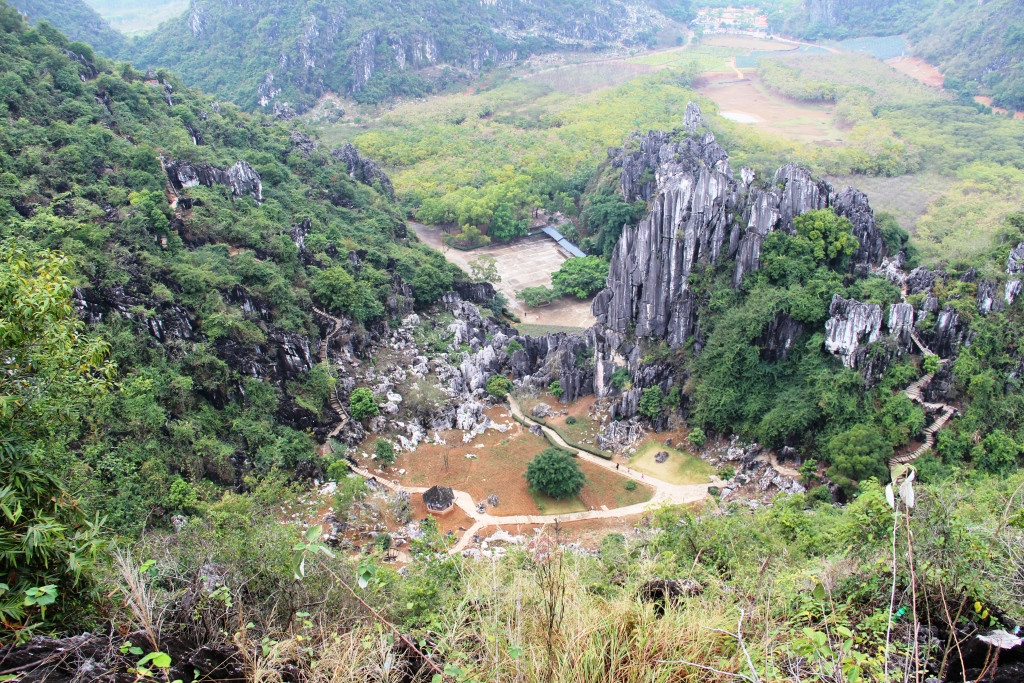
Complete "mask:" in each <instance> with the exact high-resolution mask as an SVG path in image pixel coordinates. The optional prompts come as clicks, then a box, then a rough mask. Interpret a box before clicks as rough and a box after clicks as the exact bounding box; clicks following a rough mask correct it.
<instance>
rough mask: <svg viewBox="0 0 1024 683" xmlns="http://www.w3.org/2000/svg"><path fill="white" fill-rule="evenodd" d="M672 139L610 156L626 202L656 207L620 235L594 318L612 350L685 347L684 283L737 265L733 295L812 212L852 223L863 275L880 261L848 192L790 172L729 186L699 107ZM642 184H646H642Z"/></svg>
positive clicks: (857, 200)
mask: <svg viewBox="0 0 1024 683" xmlns="http://www.w3.org/2000/svg"><path fill="white" fill-rule="evenodd" d="M685 128H686V129H687V130H688V131H689V132H688V134H687V135H685V136H684V137H683V138H682V139H678V137H679V136H678V134H673V133H664V132H651V133H648V134H647V135H638V134H634V136H633V137H632V138H631V141H630V142H631V144H630V145H629V146H627V149H629V148H631V147H638V148H639V149H638V150H637V151H632V152H630V151H626V150H623V149H616V150H612V151H610V152H609V155H610V156H611V163H612V165H613V166H616V167H621V169H622V172H621V180H620V187H621V190H622V194H623V196H624V197H625V198H626V200H627V201H633V200H634V199H637V198H643V199H648V200H650V201H651V202H652V206H651V210H650V213H649V214H648V216H647V217H646V218H644V219H643V220H642V221H641V222H640V224H639V225H638V226H637V227H636V228H635V229H627V230H624V231H623V233H622V236H621V237H620V240H619V243H618V245H617V246H616V247H615V250H614V252H613V253H612V261H611V271H610V273H609V276H608V288H607V289H606V290H604V291H603V292H601V293H600V294H599V295H598V296H597V298H596V299H595V300H594V304H593V311H594V315H595V316H597V318H598V324H599V325H600V326H601V327H602V328H603V329H604V332H605V334H606V335H607V337H608V339H609V342H610V343H611V345H612V347H613V348H616V347H617V346H618V343H619V342H620V341H621V340H622V339H624V338H625V336H626V335H627V333H631V334H633V335H635V336H636V337H647V338H657V339H665V340H666V341H667V342H668V343H669V344H670V345H671V346H682V345H683V344H685V343H686V341H687V340H688V339H689V338H690V337H691V336H693V334H694V332H695V330H696V327H697V322H698V321H697V307H696V296H697V295H698V294H699V293H700V292H694V290H693V289H692V288H691V287H690V285H689V278H690V276H691V274H692V273H693V272H694V270H695V269H697V268H699V267H701V266H702V265H707V266H713V267H714V266H718V265H719V264H721V263H724V262H728V261H731V262H733V263H734V265H733V266H732V270H733V277H732V281H733V286H734V287H736V286H739V285H740V283H741V282H742V281H743V277H744V275H745V274H747V273H749V272H751V271H754V270H757V269H758V268H759V266H760V255H761V245H762V242H763V241H764V239H765V237H767V236H768V234H769V233H771V232H772V231H775V230H783V231H786V232H789V233H792V232H793V231H794V229H793V218H794V217H795V216H798V215H800V214H801V213H804V212H806V211H810V210H812V209H822V208H833V209H834V210H835V212H836V213H837V214H838V215H840V216H844V217H846V218H848V219H850V222H851V223H852V224H853V228H854V235H855V236H856V237H857V239H858V241H859V242H860V248H859V249H858V251H857V253H856V255H855V256H854V258H853V261H852V267H853V268H854V269H855V270H859V271H861V272H866V271H867V270H868V269H869V268H870V267H872V266H875V265H877V264H878V263H879V262H880V261H881V259H882V256H883V245H882V237H881V233H880V232H879V230H878V228H877V227H876V226H875V221H874V216H873V215H872V213H871V209H870V207H869V206H868V201H867V197H866V196H864V194H863V193H862V192H860V191H858V190H855V189H852V188H846V189H845V190H842V191H840V192H837V191H836V190H835V189H834V188H833V187H832V186H831V185H829V184H828V183H827V182H825V181H823V180H816V179H814V178H812V177H811V174H810V173H809V172H808V171H807V170H806V169H802V168H800V167H798V166H795V165H788V166H784V167H782V168H780V169H779V170H778V171H776V173H775V176H774V177H773V178H772V180H771V182H770V183H768V184H763V183H759V182H757V181H756V179H755V178H754V174H753V172H752V171H750V170H749V169H743V170H741V172H740V177H739V179H737V178H735V177H734V175H733V172H732V168H731V167H730V165H729V158H728V154H727V153H726V152H725V150H724V149H722V147H721V146H720V145H719V144H718V143H717V142H715V138H714V135H713V134H712V133H710V132H703V133H702V132H701V131H702V130H703V120H702V119H701V117H700V112H699V110H698V109H697V107H696V105H694V104H692V103H691V105H690V107H688V108H687V116H686V121H685ZM644 178H651V180H648V181H647V182H645V183H642V182H641V181H643V180H644Z"/></svg>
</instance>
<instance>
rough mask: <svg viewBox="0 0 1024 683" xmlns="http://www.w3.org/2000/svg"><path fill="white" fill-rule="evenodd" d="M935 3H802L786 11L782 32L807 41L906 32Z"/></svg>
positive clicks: (934, 0)
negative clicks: (787, 17) (788, 13)
mask: <svg viewBox="0 0 1024 683" xmlns="http://www.w3.org/2000/svg"><path fill="white" fill-rule="evenodd" d="M938 4H939V2H938V0H895V1H893V0H804V2H802V3H800V4H798V5H796V6H794V7H792V8H791V9H790V16H789V19H788V20H787V21H786V24H785V26H784V29H783V30H784V31H786V32H787V33H792V34H793V35H798V36H801V37H803V38H808V39H811V40H820V39H826V38H833V39H843V38H851V37H855V36H891V35H896V34H899V33H906V32H907V31H909V30H911V29H912V28H915V27H916V26H918V25H919V24H920V22H921V21H922V20H923V19H924V18H926V17H927V16H928V15H929V14H931V12H932V10H933V9H934V8H935V7H936V6H937V5H938Z"/></svg>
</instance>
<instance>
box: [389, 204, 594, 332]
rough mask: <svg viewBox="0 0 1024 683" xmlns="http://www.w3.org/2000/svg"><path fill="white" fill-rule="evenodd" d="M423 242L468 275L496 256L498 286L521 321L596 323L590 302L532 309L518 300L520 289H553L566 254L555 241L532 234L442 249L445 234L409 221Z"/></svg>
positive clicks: (572, 324)
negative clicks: (481, 259) (484, 258)
mask: <svg viewBox="0 0 1024 683" xmlns="http://www.w3.org/2000/svg"><path fill="white" fill-rule="evenodd" d="M409 225H410V226H411V227H412V228H413V229H414V230H415V231H416V234H417V235H418V236H419V238H420V239H421V240H423V242H425V243H426V244H429V245H430V246H432V247H434V248H435V249H437V250H439V251H443V252H444V254H445V257H446V258H447V259H448V260H449V261H450V262H452V263H454V264H456V265H457V266H459V267H460V268H462V269H463V270H465V271H466V272H467V273H468V272H469V262H470V261H473V260H474V259H476V258H478V257H480V256H481V255H483V254H489V255H491V256H493V257H494V259H495V262H496V265H497V268H498V274H499V275H501V282H500V283H498V284H497V285H496V287H497V289H498V290H500V291H501V292H502V293H503V294H504V295H505V297H506V298H508V301H509V304H510V308H511V309H512V311H513V312H514V313H515V314H516V315H517V316H519V318H520V319H521V320H522V321H523V322H524V323H527V324H530V325H558V326H563V327H576V328H581V329H583V328H587V327H590V326H591V325H593V324H594V316H593V315H591V313H590V301H577V300H575V299H568V298H566V299H562V300H557V301H554V302H552V303H551V305H550V306H545V307H543V308H528V307H526V306H524V305H523V303H522V302H521V301H519V300H518V299H516V290H519V289H524V288H526V287H537V286H541V285H544V286H547V287H550V286H551V274H552V273H553V272H555V271H556V270H558V269H559V268H561V267H562V263H563V262H564V261H565V259H566V255H565V253H564V252H562V250H561V249H559V248H558V245H557V244H555V242H554V240H552V239H551V238H550V237H547V236H546V235H532V236H530V237H524V238H520V239H517V240H515V241H513V242H511V243H509V244H496V245H495V244H492V245H488V246H486V247H481V248H479V249H473V250H472V251H462V250H460V249H451V248H446V249H444V250H442V248H441V247H442V243H441V237H442V235H443V234H444V233H443V231H442V230H441V229H440V228H438V227H435V226H432V225H423V224H422V223H414V222H412V221H409Z"/></svg>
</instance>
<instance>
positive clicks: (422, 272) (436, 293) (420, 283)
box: [412, 265, 453, 307]
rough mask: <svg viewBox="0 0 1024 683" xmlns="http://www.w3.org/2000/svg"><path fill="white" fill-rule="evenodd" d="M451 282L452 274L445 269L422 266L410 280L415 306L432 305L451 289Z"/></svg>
mask: <svg viewBox="0 0 1024 683" xmlns="http://www.w3.org/2000/svg"><path fill="white" fill-rule="evenodd" d="M452 281H453V278H452V274H451V273H450V272H449V271H448V270H447V269H444V268H435V267H434V266H432V265H425V266H423V267H422V268H420V269H419V272H417V273H416V277H414V278H413V280H412V291H413V296H414V297H415V299H416V305H418V306H420V307H424V306H429V305H430V304H432V303H434V302H435V301H437V300H438V299H440V298H441V297H442V296H443V295H444V293H445V292H447V291H449V290H450V289H451V288H452Z"/></svg>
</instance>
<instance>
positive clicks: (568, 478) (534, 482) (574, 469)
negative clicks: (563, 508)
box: [526, 448, 585, 499]
mask: <svg viewBox="0 0 1024 683" xmlns="http://www.w3.org/2000/svg"><path fill="white" fill-rule="evenodd" d="M526 481H527V482H529V484H530V488H532V489H534V490H536V491H540V492H541V493H545V494H547V495H549V496H551V497H552V498H562V499H565V498H572V497H573V496H576V495H579V492H580V491H582V490H583V482H584V481H585V477H584V476H583V472H581V471H580V466H579V463H577V462H576V460H574V459H573V458H572V457H570V456H568V455H566V454H565V453H563V452H562V451H560V450H558V449H557V448H547V449H545V450H543V451H541V453H540V454H539V455H538V456H537V457H535V458H534V459H533V460H531V461H530V464H529V465H527V466H526Z"/></svg>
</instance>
